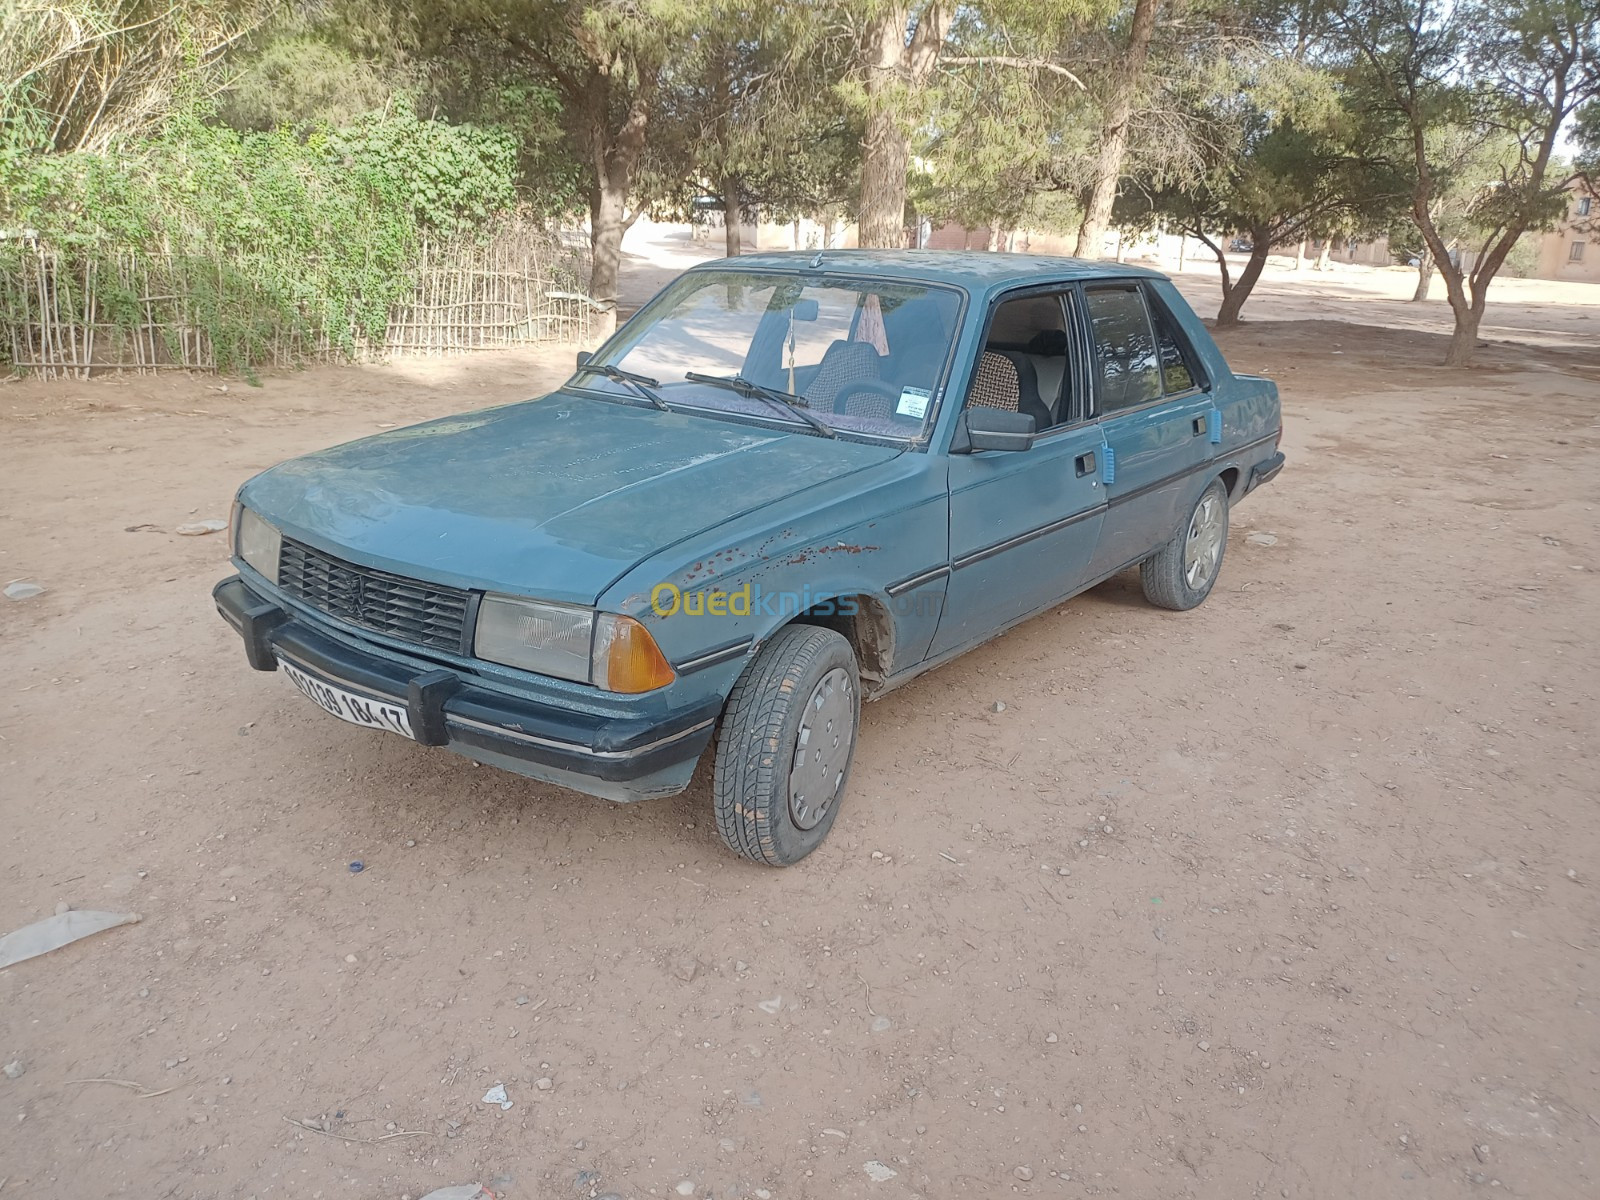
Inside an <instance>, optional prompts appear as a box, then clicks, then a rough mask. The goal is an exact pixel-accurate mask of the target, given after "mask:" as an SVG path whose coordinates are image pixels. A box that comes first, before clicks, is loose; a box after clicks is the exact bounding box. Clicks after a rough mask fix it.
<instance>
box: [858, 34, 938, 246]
mask: <svg viewBox="0 0 1600 1200" xmlns="http://www.w3.org/2000/svg"><path fill="white" fill-rule="evenodd" d="M909 24H910V11H909V9H908V7H907V5H906V4H905V3H903V2H895V3H888V4H884V5H883V6H882V7H881V8H880V9H879V10H878V12H877V15H875V16H874V17H872V18H871V20H870V21H869V22H868V26H867V36H866V39H865V43H864V51H865V59H864V64H865V66H866V68H867V71H866V93H867V130H866V135H865V137H864V138H863V139H862V142H861V203H860V206H859V207H860V214H861V236H860V242H859V244H860V245H861V246H863V247H872V248H876V249H895V250H901V249H904V248H905V244H906V167H907V166H908V165H910V162H911V146H910V141H909V139H908V138H907V136H906V127H905V120H904V118H903V117H902V115H901V113H900V111H899V106H900V104H901V103H902V102H903V97H902V93H903V91H904V85H907V84H909V85H910V86H911V87H912V88H913V89H915V88H917V87H919V86H920V85H921V84H923V83H924V82H925V81H926V80H927V78H928V76H929V75H931V74H932V73H933V68H934V67H935V65H937V63H938V61H939V51H940V50H941V49H943V47H944V38H945V33H946V31H947V30H948V29H949V27H950V12H949V10H948V9H947V8H946V6H945V5H944V4H942V3H933V4H929V5H928V6H927V7H926V8H925V9H923V10H922V12H921V13H920V14H918V16H917V22H916V28H915V29H914V30H912V33H911V40H910V42H909V43H908V42H907V41H906V29H907V27H908V25H909Z"/></svg>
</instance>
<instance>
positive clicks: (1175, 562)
mask: <svg viewBox="0 0 1600 1200" xmlns="http://www.w3.org/2000/svg"><path fill="white" fill-rule="evenodd" d="M1227 547H1228V489H1227V488H1225V487H1223V486H1222V481H1221V480H1220V479H1214V480H1212V481H1211V486H1210V487H1208V488H1206V490H1205V491H1203V492H1201V493H1200V499H1199V500H1197V501H1195V506H1194V508H1193V509H1192V510H1191V511H1190V513H1189V517H1188V520H1186V521H1185V522H1184V523H1183V524H1182V525H1181V526H1179V528H1178V533H1177V536H1176V537H1174V538H1173V539H1172V540H1171V541H1170V542H1168V543H1167V544H1166V545H1165V546H1162V547H1161V549H1159V550H1157V551H1156V552H1155V553H1154V554H1152V555H1151V556H1150V557H1149V558H1147V559H1145V560H1144V562H1142V563H1140V564H1139V582H1140V583H1141V584H1142V585H1143V586H1144V598H1145V599H1146V600H1148V601H1150V603H1151V604H1154V605H1156V606H1157V607H1158V608H1170V609H1174V610H1175V611H1177V612H1186V611H1187V610H1189V609H1191V608H1195V607H1197V606H1198V605H1199V604H1200V603H1201V602H1202V601H1203V600H1204V599H1205V598H1206V597H1207V596H1209V595H1210V594H1211V588H1212V585H1214V584H1215V583H1216V582H1217V573H1218V572H1219V571H1221V570H1222V555H1223V552H1224V551H1225V550H1226V549H1227Z"/></svg>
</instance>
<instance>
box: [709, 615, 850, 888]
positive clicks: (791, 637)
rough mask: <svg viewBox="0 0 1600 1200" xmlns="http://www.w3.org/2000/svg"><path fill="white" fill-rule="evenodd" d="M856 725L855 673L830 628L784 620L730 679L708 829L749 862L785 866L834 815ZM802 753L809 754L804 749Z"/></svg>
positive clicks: (809, 847)
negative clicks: (711, 826) (712, 824)
mask: <svg viewBox="0 0 1600 1200" xmlns="http://www.w3.org/2000/svg"><path fill="white" fill-rule="evenodd" d="M860 724H861V675H860V671H859V669H858V667H857V665H856V656H855V653H854V651H852V650H851V648H850V643H849V642H848V641H846V640H845V639H844V638H843V637H842V636H841V635H840V634H838V633H836V632H834V631H833V630H831V629H824V628H822V627H821V626H817V625H790V626H788V627H787V628H785V629H783V630H781V631H780V632H779V633H778V634H776V635H775V636H774V637H773V638H772V640H771V641H770V642H768V643H767V644H766V645H765V646H763V647H762V648H761V651H760V653H758V654H757V655H756V656H755V658H754V659H753V660H752V661H751V662H750V665H749V666H747V667H746V668H745V671H744V674H743V675H741V676H740V677H739V682H738V683H736V684H734V685H733V691H732V692H731V693H730V694H729V696H728V702H727V704H726V705H724V706H723V709H722V726H721V728H720V730H719V731H718V733H717V750H716V760H715V764H714V767H713V771H712V780H711V793H712V797H713V803H714V805H715V809H716V818H717V832H718V833H720V834H721V835H722V840H723V841H724V842H726V843H727V844H728V847H729V849H731V850H733V851H735V852H736V853H738V854H742V855H743V856H744V857H745V858H748V859H749V860H750V861H751V862H757V863H762V864H765V865H766V866H769V867H787V866H790V865H792V864H794V863H797V862H799V861H800V860H801V859H802V858H804V857H805V856H806V855H808V854H810V853H811V852H812V851H813V850H815V849H816V848H817V847H818V846H820V845H821V844H822V841H823V839H824V838H826V837H827V836H828V830H830V829H832V828H833V822H834V818H836V817H837V816H838V815H839V805H840V803H841V802H842V800H843V799H844V792H845V788H846V786H847V785H848V783H849V779H850V763H851V760H852V759H853V758H854V757H855V743H856V732H857V730H858V728H859V727H860ZM808 751H809V754H807V752H808Z"/></svg>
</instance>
